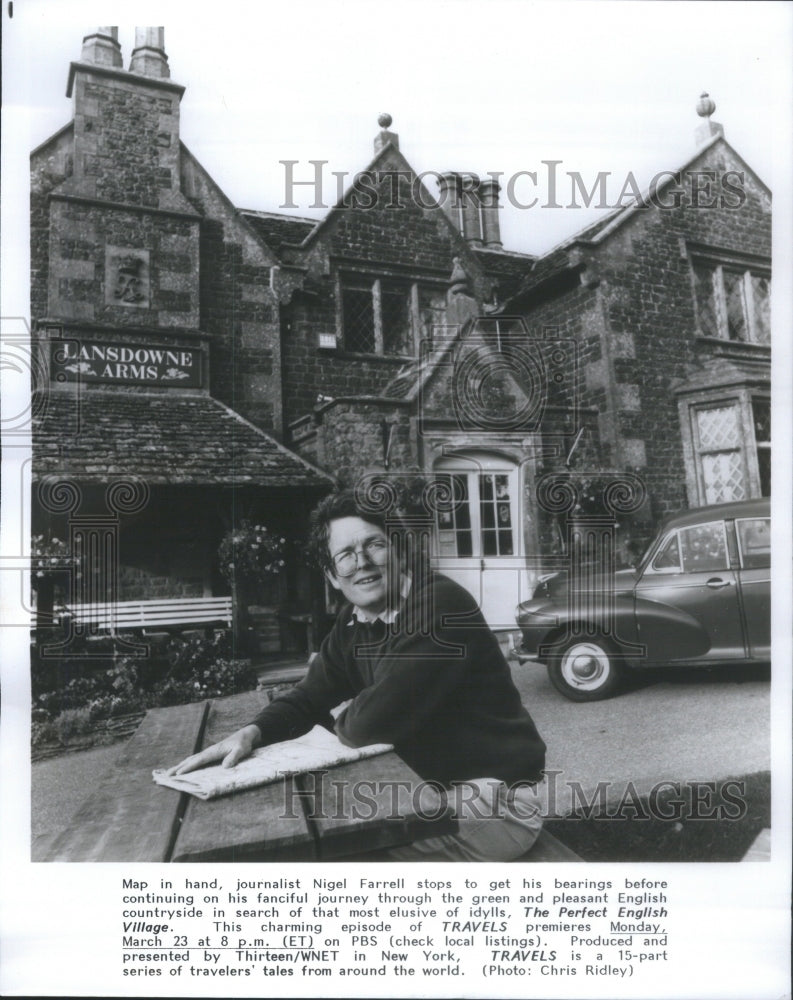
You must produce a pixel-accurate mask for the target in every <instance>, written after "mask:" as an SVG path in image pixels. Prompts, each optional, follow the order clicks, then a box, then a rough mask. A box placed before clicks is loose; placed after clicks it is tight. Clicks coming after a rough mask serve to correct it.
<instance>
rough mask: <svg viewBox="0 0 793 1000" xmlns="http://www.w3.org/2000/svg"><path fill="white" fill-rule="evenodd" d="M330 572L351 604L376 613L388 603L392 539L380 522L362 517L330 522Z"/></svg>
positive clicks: (341, 518)
mask: <svg viewBox="0 0 793 1000" xmlns="http://www.w3.org/2000/svg"><path fill="white" fill-rule="evenodd" d="M328 551H329V552H330V559H331V569H330V570H328V571H327V576H328V579H329V580H330V582H331V583H332V584H333V586H334V587H338V589H339V590H340V591H341V592H342V594H344V596H345V598H346V599H347V600H348V601H349V602H350V603H351V604H357V605H358V607H359V608H363V609H364V610H365V611H369V612H371V613H372V614H374V615H376V614H379V613H380V612H381V611H385V609H386V607H387V606H388V593H389V575H388V574H389V565H388V540H387V538H386V536H385V534H384V532H383V531H382V530H381V529H380V528H378V527H377V525H374V524H369V522H368V521H364V520H363V519H362V518H360V517H340V518H337V519H336V520H334V521H331V522H330V530H329V533H328Z"/></svg>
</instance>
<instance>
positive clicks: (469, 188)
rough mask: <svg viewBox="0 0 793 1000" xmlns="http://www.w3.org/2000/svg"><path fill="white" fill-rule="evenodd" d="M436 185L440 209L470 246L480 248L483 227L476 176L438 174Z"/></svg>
mask: <svg viewBox="0 0 793 1000" xmlns="http://www.w3.org/2000/svg"><path fill="white" fill-rule="evenodd" d="M438 184H439V188H440V192H439V193H440V204H441V208H442V209H443V210H444V212H446V214H447V215H448V217H449V218H450V219H451V221H452V223H453V225H454V227H455V229H456V230H457V231H458V232H459V233H460V235H461V236H462V237H463V238H464V239H465V240H467V241H468V242H469V243H470V244H471V246H475V247H481V246H482V244H483V242H484V227H483V220H482V206H481V204H480V201H479V192H480V184H481V182H480V180H479V178H478V177H477V176H476V174H458V173H453V172H452V173H447V174H439V175H438ZM497 235H498V233H497V232H496V236H497Z"/></svg>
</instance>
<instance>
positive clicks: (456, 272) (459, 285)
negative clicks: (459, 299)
mask: <svg viewBox="0 0 793 1000" xmlns="http://www.w3.org/2000/svg"><path fill="white" fill-rule="evenodd" d="M449 291H450V292H451V293H452V294H453V295H461V294H462V295H468V294H469V293H470V288H469V278H468V272H467V271H466V270H465V268H464V267H463V262H462V261H461V260H460V258H459V257H455V258H454V259H453V261H452V273H451V277H450V278H449Z"/></svg>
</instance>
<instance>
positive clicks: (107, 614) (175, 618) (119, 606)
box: [66, 597, 232, 631]
mask: <svg viewBox="0 0 793 1000" xmlns="http://www.w3.org/2000/svg"><path fill="white" fill-rule="evenodd" d="M66 613H67V615H68V616H69V617H70V618H71V619H72V621H74V622H75V624H78V625H83V626H88V627H90V628H94V629H99V630H101V631H119V630H123V629H130V628H157V626H159V625H193V624H196V625H201V624H208V623H211V622H225V623H228V624H231V618H232V610H231V598H230V597H181V598H171V599H167V600H155V601H116V602H113V601H111V602H108V603H99V602H98V603H96V604H72V605H70V606H69V607H68V608H67V609H66Z"/></svg>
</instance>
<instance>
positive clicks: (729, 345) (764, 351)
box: [694, 334, 771, 360]
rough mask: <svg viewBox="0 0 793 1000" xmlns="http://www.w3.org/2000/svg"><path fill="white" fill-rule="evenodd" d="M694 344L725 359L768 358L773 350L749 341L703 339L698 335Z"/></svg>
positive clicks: (717, 338) (719, 338) (767, 346)
mask: <svg viewBox="0 0 793 1000" xmlns="http://www.w3.org/2000/svg"><path fill="white" fill-rule="evenodd" d="M694 343H695V344H696V346H697V347H698V348H699V349H701V350H710V351H713V353H714V354H718V355H721V356H723V357H736V358H747V357H751V358H768V359H769V360H770V359H771V348H770V346H769V345H767V344H755V343H752V341H747V340H723V339H722V338H721V337H703V336H702V335H701V334H698V335H697V336H696V337H695V340H694Z"/></svg>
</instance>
